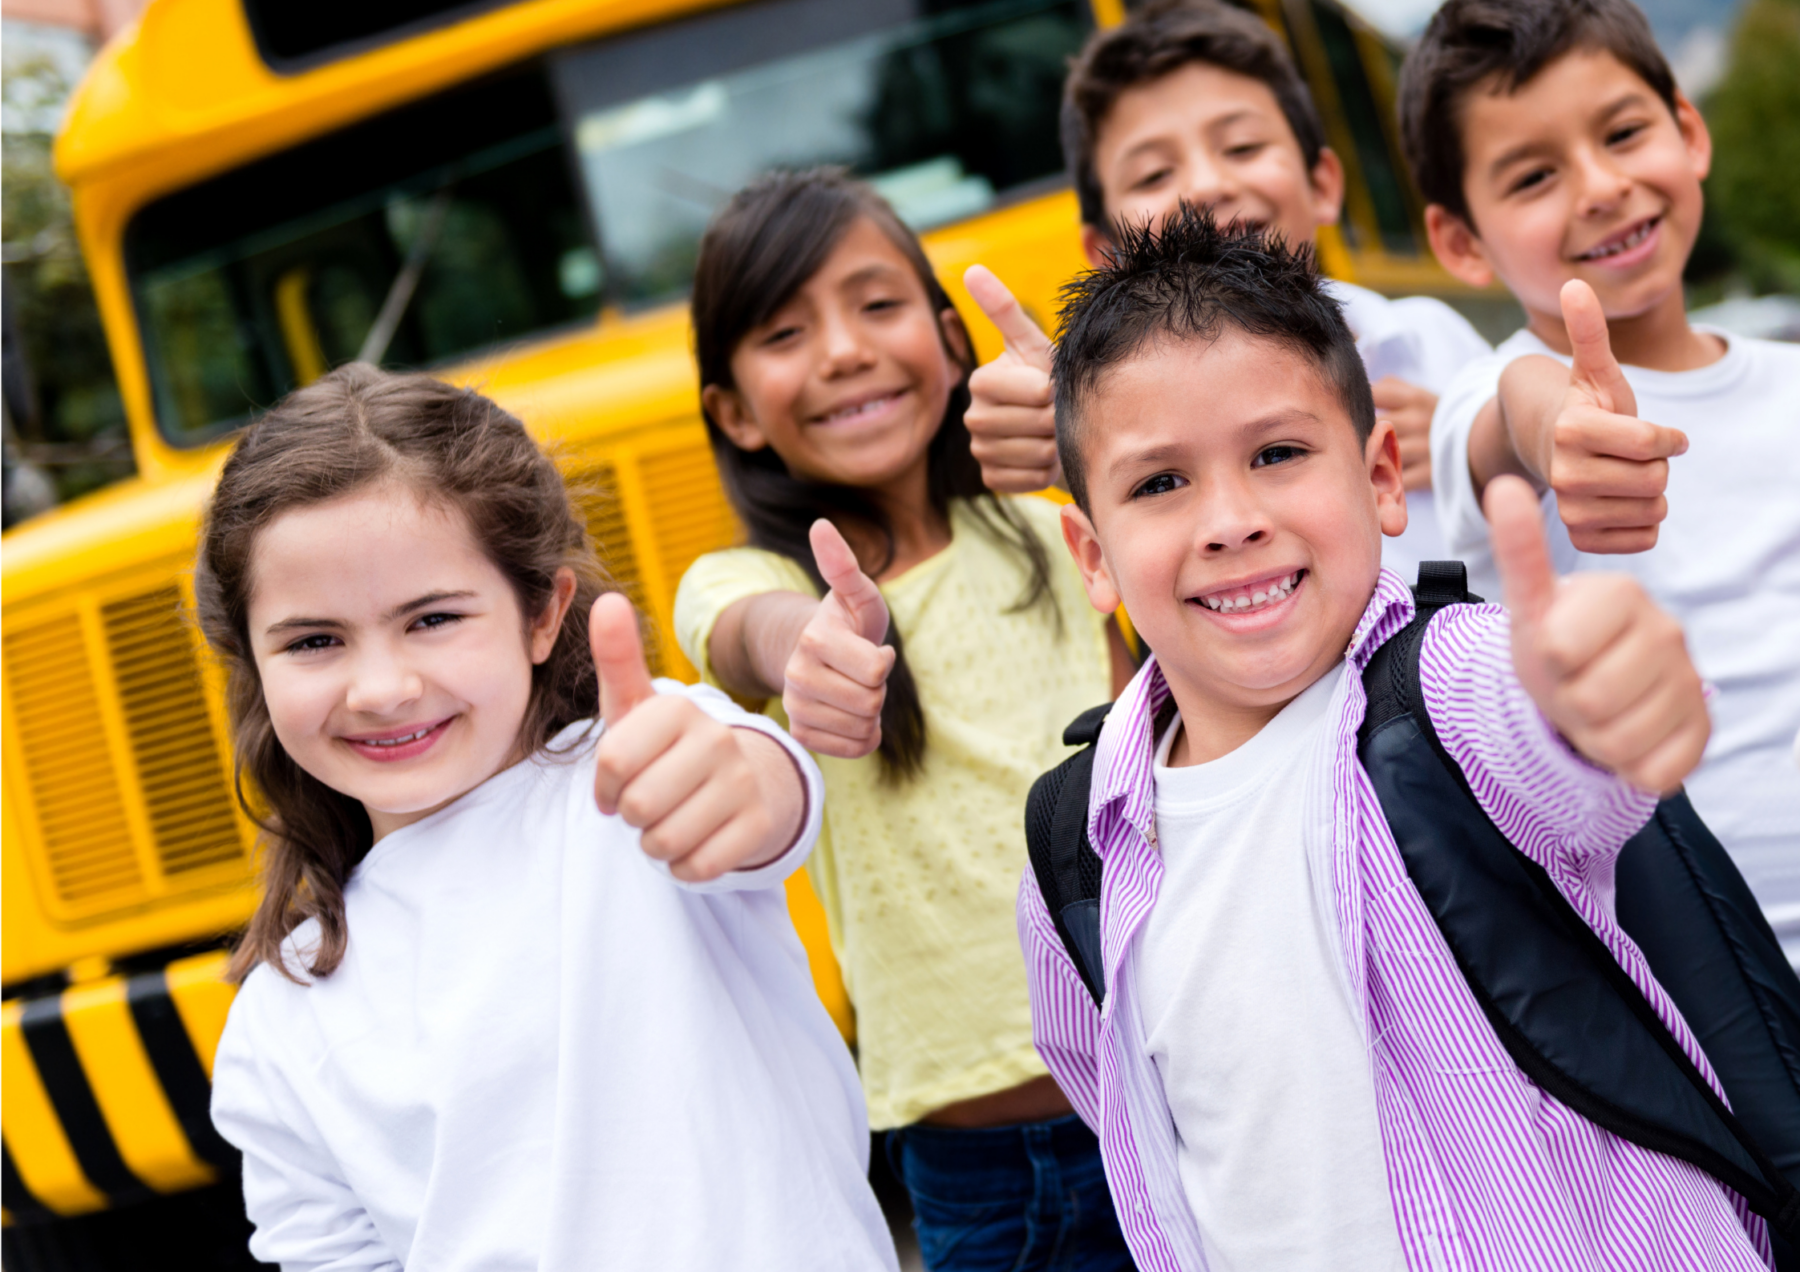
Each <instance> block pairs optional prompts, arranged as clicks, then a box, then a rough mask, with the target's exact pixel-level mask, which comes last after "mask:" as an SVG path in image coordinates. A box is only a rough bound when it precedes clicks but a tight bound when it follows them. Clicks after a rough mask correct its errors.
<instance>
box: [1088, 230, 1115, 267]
mask: <svg viewBox="0 0 1800 1272" xmlns="http://www.w3.org/2000/svg"><path fill="white" fill-rule="evenodd" d="M1112 246H1113V241H1112V238H1111V236H1110V235H1108V234H1107V232H1106V231H1105V230H1103V229H1101V228H1099V227H1098V226H1095V225H1083V226H1082V227H1081V254H1082V255H1083V256H1085V257H1087V263H1088V264H1089V265H1091V266H1093V267H1094V268H1095V269H1105V268H1106V266H1107V263H1108V260H1109V253H1111V251H1112Z"/></svg>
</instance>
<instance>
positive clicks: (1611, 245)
mask: <svg viewBox="0 0 1800 1272" xmlns="http://www.w3.org/2000/svg"><path fill="white" fill-rule="evenodd" d="M1661 222H1662V218H1661V217H1660V216H1653V217H1651V218H1650V219H1649V220H1648V221H1645V222H1644V223H1643V224H1642V225H1639V226H1638V227H1637V228H1636V229H1634V230H1632V231H1631V233H1629V234H1627V235H1625V236H1624V237H1623V238H1616V239H1608V240H1607V241H1606V242H1604V243H1602V244H1600V245H1599V246H1598V247H1590V248H1589V249H1588V250H1587V251H1585V252H1583V253H1582V254H1581V255H1580V256H1577V257H1576V258H1575V259H1576V260H1578V261H1603V260H1605V259H1606V258H1607V257H1609V256H1617V255H1619V254H1620V253H1622V252H1629V251H1630V250H1631V249H1632V248H1634V247H1636V246H1637V245H1638V244H1639V243H1642V242H1643V241H1644V240H1645V239H1647V238H1649V237H1650V232H1651V231H1652V230H1654V229H1655V228H1656V227H1657V226H1658V225H1659V224H1660V223H1661Z"/></svg>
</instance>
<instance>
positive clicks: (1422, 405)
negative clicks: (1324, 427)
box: [1369, 375, 1438, 491]
mask: <svg viewBox="0 0 1800 1272" xmlns="http://www.w3.org/2000/svg"><path fill="white" fill-rule="evenodd" d="M1369 391H1370V392H1371V393H1372V394H1373V395H1374V398H1375V415H1376V417H1377V418H1379V419H1384V420H1391V421H1392V422H1393V425H1394V436H1395V437H1397V438H1399V439H1400V476H1401V480H1402V481H1404V482H1405V484H1406V488H1407V490H1409V491H1411V490H1430V489H1431V413H1432V412H1433V411H1435V410H1437V400H1438V395H1437V394H1435V393H1433V392H1432V391H1431V390H1430V389H1421V388H1420V387H1419V386H1418V385H1416V384H1408V383H1407V382H1406V381H1405V380H1401V379H1398V378H1396V377H1395V376H1391V375H1384V376H1382V377H1381V378H1380V379H1379V380H1377V381H1375V383H1374V384H1371V385H1370V386H1369Z"/></svg>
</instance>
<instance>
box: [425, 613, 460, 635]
mask: <svg viewBox="0 0 1800 1272" xmlns="http://www.w3.org/2000/svg"><path fill="white" fill-rule="evenodd" d="M462 617H463V616H462V615H461V614H421V615H420V616H419V617H418V619H417V620H416V621H415V622H414V623H413V626H414V627H416V628H422V629H424V630H425V631H431V630H433V629H434V628H439V627H448V626H449V625H450V624H452V623H458V622H461V621H462Z"/></svg>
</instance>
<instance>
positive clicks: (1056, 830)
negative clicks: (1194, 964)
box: [1025, 702, 1112, 1007]
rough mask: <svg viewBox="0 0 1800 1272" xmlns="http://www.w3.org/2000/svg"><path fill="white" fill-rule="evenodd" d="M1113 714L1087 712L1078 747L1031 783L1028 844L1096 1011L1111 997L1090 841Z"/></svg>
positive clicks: (1077, 724)
mask: <svg viewBox="0 0 1800 1272" xmlns="http://www.w3.org/2000/svg"><path fill="white" fill-rule="evenodd" d="M1111 710H1112V703H1110V702H1107V703H1102V704H1101V705H1100V706H1097V707H1089V708H1088V709H1087V710H1086V711H1083V712H1082V713H1081V714H1080V715H1078V716H1076V717H1075V719H1074V720H1072V721H1071V722H1070V723H1069V727H1068V728H1066V729H1064V730H1063V744H1064V745H1065V746H1079V747H1080V748H1081V750H1079V751H1077V752H1075V754H1073V755H1071V756H1070V757H1069V758H1068V759H1066V760H1064V761H1063V762H1062V763H1061V764H1058V765H1057V766H1056V767H1055V768H1053V769H1051V770H1050V771H1049V772H1048V773H1045V774H1043V775H1042V776H1041V777H1039V778H1038V780H1037V781H1035V782H1033V783H1032V786H1031V794H1030V795H1028V796H1027V797H1026V799H1025V846H1026V849H1027V850H1028V851H1029V853H1030V856H1031V870H1032V873H1033V874H1034V875H1035V876H1036V877H1037V884H1038V891H1039V892H1041V893H1043V896H1044V905H1045V906H1046V907H1047V908H1048V909H1049V911H1050V921H1051V922H1052V923H1053V924H1054V925H1055V926H1056V934H1057V935H1058V936H1059V937H1061V938H1062V943H1063V949H1064V950H1066V951H1067V952H1068V955H1069V961H1070V962H1072V963H1073V964H1074V965H1075V970H1076V972H1078V973H1079V974H1080V976H1081V983H1082V984H1083V985H1085V986H1087V991H1088V993H1089V994H1091V995H1092V996H1093V999H1094V1005H1095V1006H1096V1007H1098V1006H1099V1005H1100V1001H1101V999H1103V998H1104V997H1105V996H1106V974H1105V971H1104V970H1103V969H1102V967H1101V963H1100V858H1099V856H1098V854H1096V853H1095V852H1094V846H1093V844H1092V843H1090V842H1089V841H1088V833H1087V812H1088V791H1089V790H1090V789H1091V788H1092V786H1093V781H1094V752H1095V750H1096V748H1097V747H1098V745H1099V742H1100V728H1101V726H1102V725H1103V724H1105V723H1106V717H1107V714H1108V713H1109V712H1110V711H1111Z"/></svg>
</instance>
